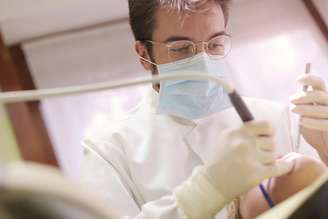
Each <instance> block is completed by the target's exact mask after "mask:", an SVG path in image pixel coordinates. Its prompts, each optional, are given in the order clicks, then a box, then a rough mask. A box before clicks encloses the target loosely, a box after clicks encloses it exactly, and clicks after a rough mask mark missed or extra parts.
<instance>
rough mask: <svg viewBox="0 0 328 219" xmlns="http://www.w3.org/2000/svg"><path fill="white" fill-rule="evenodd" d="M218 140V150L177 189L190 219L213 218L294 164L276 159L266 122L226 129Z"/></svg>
mask: <svg viewBox="0 0 328 219" xmlns="http://www.w3.org/2000/svg"><path fill="white" fill-rule="evenodd" d="M217 142H218V144H219V146H218V151H217V153H216V154H213V156H212V157H211V158H210V159H209V160H208V162H207V163H205V164H204V165H203V166H200V167H197V168H195V170H194V172H193V174H192V176H191V177H190V178H189V179H188V180H187V181H185V182H184V183H182V185H180V186H179V187H177V188H176V190H175V196H176V200H177V204H178V206H179V207H180V208H181V209H182V210H183V212H184V213H185V214H186V215H187V216H188V218H190V219H200V218H202V219H209V218H211V219H212V218H214V217H215V215H216V214H217V213H218V212H219V211H220V210H221V209H222V208H224V206H225V205H226V204H228V203H229V202H231V201H232V200H233V199H235V198H237V197H238V196H240V195H242V194H243V193H245V192H247V191H248V190H249V189H251V188H253V187H255V186H256V185H258V184H260V183H261V182H262V181H263V180H265V179H268V178H271V177H276V176H280V175H283V174H286V173H288V172H289V171H290V170H291V169H292V167H293V163H292V162H288V161H283V160H281V161H278V160H277V159H276V154H275V144H274V140H273V129H272V127H271V126H270V125H269V123H267V122H250V123H247V124H244V125H242V126H241V127H240V128H237V129H230V130H226V131H224V132H222V133H221V134H220V135H219V138H218V141H217Z"/></svg>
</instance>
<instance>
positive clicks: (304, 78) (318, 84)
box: [297, 74, 326, 91]
mask: <svg viewBox="0 0 328 219" xmlns="http://www.w3.org/2000/svg"><path fill="white" fill-rule="evenodd" d="M297 81H298V82H300V83H302V84H303V85H307V86H311V87H312V88H313V90H319V91H326V84H325V81H324V80H323V79H322V78H320V77H318V76H316V75H312V74H310V75H309V74H304V75H301V76H299V77H298V78H297Z"/></svg>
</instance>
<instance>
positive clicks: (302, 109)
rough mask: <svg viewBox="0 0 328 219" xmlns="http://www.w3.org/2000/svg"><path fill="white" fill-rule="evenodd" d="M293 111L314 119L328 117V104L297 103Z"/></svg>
mask: <svg viewBox="0 0 328 219" xmlns="http://www.w3.org/2000/svg"><path fill="white" fill-rule="evenodd" d="M292 112H293V113H296V114H299V115H301V116H305V117H309V118H314V119H328V106H318V105H297V106H293V107H292Z"/></svg>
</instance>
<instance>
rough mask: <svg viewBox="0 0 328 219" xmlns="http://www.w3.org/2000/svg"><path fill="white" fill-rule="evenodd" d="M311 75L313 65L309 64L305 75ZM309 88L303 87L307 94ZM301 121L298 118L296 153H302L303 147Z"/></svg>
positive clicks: (300, 117)
mask: <svg viewBox="0 0 328 219" xmlns="http://www.w3.org/2000/svg"><path fill="white" fill-rule="evenodd" d="M310 73H311V63H307V64H306V67H305V74H310ZM308 88H309V86H307V85H304V86H303V89H302V90H303V92H306V91H307V90H308ZM301 119H302V116H299V118H298V131H297V139H296V152H299V151H300V147H301V128H302V127H301Z"/></svg>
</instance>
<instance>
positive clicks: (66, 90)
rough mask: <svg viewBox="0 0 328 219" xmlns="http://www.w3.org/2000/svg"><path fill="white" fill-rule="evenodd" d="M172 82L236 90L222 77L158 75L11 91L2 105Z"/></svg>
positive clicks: (2, 94)
mask: <svg viewBox="0 0 328 219" xmlns="http://www.w3.org/2000/svg"><path fill="white" fill-rule="evenodd" d="M172 80H209V81H213V82H215V83H218V84H219V85H221V86H222V87H223V88H224V90H225V91H226V92H228V93H232V92H233V91H234V88H233V87H232V86H231V85H230V84H229V83H227V82H226V81H225V80H223V79H222V78H220V77H217V76H214V75H209V74H204V73H183V72H179V74H170V75H161V76H159V75H157V76H152V78H149V79H136V80H125V81H115V82H102V83H95V84H88V85H80V86H71V87H63V88H49V89H38V90H28V91H10V92H0V103H15V102H27V101H37V100H42V99H45V98H51V97H60V96H70V95H77V94H83V93H91V92H96V91H104V90H112V89H119V88H125V87H132V86H136V85H142V84H149V83H159V82H161V81H172Z"/></svg>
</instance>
